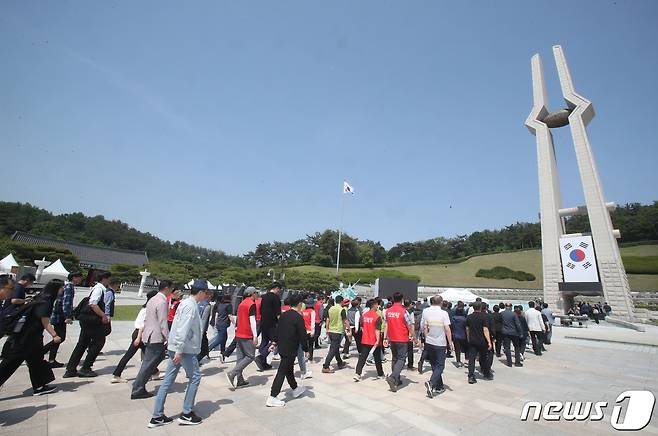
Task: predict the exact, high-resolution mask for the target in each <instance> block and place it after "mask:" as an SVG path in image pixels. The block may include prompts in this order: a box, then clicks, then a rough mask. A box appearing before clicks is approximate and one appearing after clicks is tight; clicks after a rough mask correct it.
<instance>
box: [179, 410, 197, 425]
mask: <svg viewBox="0 0 658 436" xmlns="http://www.w3.org/2000/svg"><path fill="white" fill-rule="evenodd" d="M178 423H179V424H180V425H199V424H201V418H199V417H198V416H196V414H195V413H194V412H190V413H182V414H181V416H179V417H178Z"/></svg>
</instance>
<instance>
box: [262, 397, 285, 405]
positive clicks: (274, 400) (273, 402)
mask: <svg viewBox="0 0 658 436" xmlns="http://www.w3.org/2000/svg"><path fill="white" fill-rule="evenodd" d="M265 405H266V406H267V407H283V406H285V405H286V402H285V401H283V400H279V399H278V398H277V397H271V396H270V397H268V398H267V401H266V402H265Z"/></svg>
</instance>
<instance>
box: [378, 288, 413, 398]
mask: <svg viewBox="0 0 658 436" xmlns="http://www.w3.org/2000/svg"><path fill="white" fill-rule="evenodd" d="M402 299H403V297H402V294H401V293H399V292H396V293H394V294H393V305H392V306H391V307H390V308H388V309H386V313H385V314H384V316H385V319H386V325H385V327H384V338H385V339H384V347H388V346H389V344H390V346H391V354H392V358H391V375H389V376H388V377H386V382H387V383H388V386H389V388H390V390H391V391H392V392H397V390H398V387H399V386H400V385H401V384H402V380H401V378H400V374H401V373H402V369H403V368H404V362H405V360H406V359H407V347H408V343H409V341H410V340H414V339H415V338H414V319H413V315H412V314H410V313H409V312H408V311H407V309H406V308H405V307H404V306H403V305H402Z"/></svg>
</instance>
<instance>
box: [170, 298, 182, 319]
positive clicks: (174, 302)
mask: <svg viewBox="0 0 658 436" xmlns="http://www.w3.org/2000/svg"><path fill="white" fill-rule="evenodd" d="M172 296H173V294H169V296H168V297H167V304H169V313H168V314H167V321H169V322H172V321H173V320H174V316H175V315H176V309H178V305H179V304H180V300H174V299H172V298H171V297H172Z"/></svg>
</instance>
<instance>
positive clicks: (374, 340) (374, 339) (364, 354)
mask: <svg viewBox="0 0 658 436" xmlns="http://www.w3.org/2000/svg"><path fill="white" fill-rule="evenodd" d="M368 307H369V308H370V310H368V311H367V312H365V313H364V314H363V316H361V324H362V325H361V351H360V352H359V362H358V363H357V364H356V375H355V376H354V381H355V382H358V381H360V380H361V372H362V371H363V365H365V363H366V359H367V358H368V355H369V354H370V350H372V349H373V348H377V347H378V346H379V345H380V343H379V338H380V336H381V332H382V329H383V324H384V322H383V321H382V317H381V316H379V312H378V311H379V302H378V301H377V300H375V299H372V300H369V301H368ZM373 357H374V359H375V365H376V368H377V377H376V378H375V380H377V379H379V378H381V377H384V369H383V368H382V354H381V350H377V349H376V350H375V352H374V353H373Z"/></svg>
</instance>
